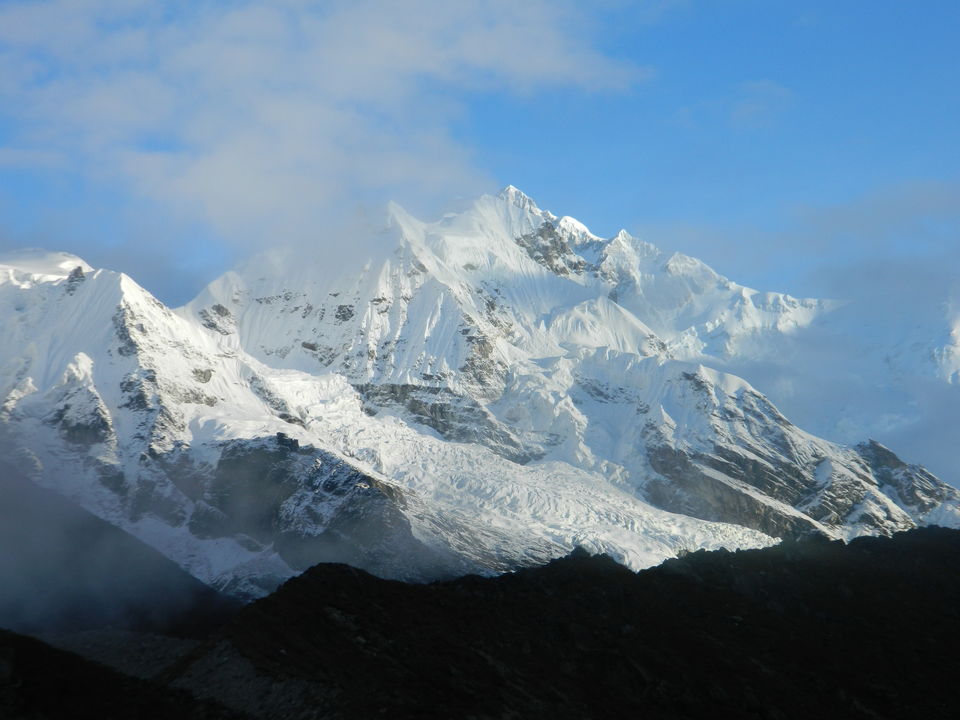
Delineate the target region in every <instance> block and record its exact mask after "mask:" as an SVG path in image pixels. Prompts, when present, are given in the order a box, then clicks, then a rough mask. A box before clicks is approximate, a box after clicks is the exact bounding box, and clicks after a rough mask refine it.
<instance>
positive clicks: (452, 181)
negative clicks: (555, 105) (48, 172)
mask: <svg viewBox="0 0 960 720" xmlns="http://www.w3.org/2000/svg"><path fill="white" fill-rule="evenodd" d="M171 8H172V9H171ZM588 28H589V23H588V22H587V21H586V19H585V18H584V17H583V16H582V14H581V13H580V12H579V11H578V9H577V7H576V5H575V4H573V3H554V2H546V1H545V0H532V1H531V2H524V3H515V2H507V1H505V0H488V1H486V2H458V3H445V2H437V1H436V0H419V1H414V2H405V3H393V2H387V1H385V0H366V1H360V2H322V3H314V2H299V1H296V0H287V1H285V2H260V1H257V0H251V1H248V2H230V3H210V2H201V3H175V4H173V5H170V4H163V5H157V4H154V3H148V2H138V1H131V2H125V3H115V2H99V1H97V0H87V1H84V2H77V1H76V0H54V1H52V2H41V3H37V2H29V3H10V4H5V5H4V6H2V7H0V106H2V107H3V108H4V110H3V111H0V122H2V123H3V125H0V161H2V162H4V163H5V164H8V165H9V164H15V163H18V162H22V161H23V160H24V159H25V158H30V157H31V156H36V157H42V158H43V159H44V161H45V163H46V164H47V165H53V164H59V165H60V167H61V168H62V169H63V171H64V172H66V173H71V174H75V175H77V176H78V177H80V178H81V180H82V181H83V182H88V181H90V180H93V181H95V182H103V183H107V184H113V185H115V186H118V187H122V188H123V189H124V191H125V192H126V191H131V192H132V194H133V195H134V196H135V197H139V198H141V199H143V200H145V201H147V202H149V203H151V204H153V205H155V206H158V207H159V208H160V210H161V211H162V212H167V213H171V214H173V215H174V216H176V217H180V218H183V219H184V220H185V221H188V222H198V221H199V222H201V223H204V224H208V225H209V226H211V227H212V228H213V229H214V230H215V231H216V232H217V233H218V234H219V235H220V237H221V238H223V239H226V240H228V241H229V242H231V243H235V244H239V245H241V246H249V245H252V244H256V243H259V242H262V241H263V240H264V238H265V237H266V236H267V235H269V237H270V238H271V240H275V239H277V238H285V239H292V240H298V239H302V238H303V237H305V236H311V235H312V234H314V233H315V232H316V231H317V228H318V227H319V226H320V225H321V224H323V223H330V222H335V221H336V218H338V217H342V210H343V208H344V207H346V206H354V205H356V204H357V203H365V202H376V203H379V202H382V201H384V200H386V199H397V200H399V201H400V202H402V203H410V204H412V205H413V207H414V208H415V209H416V208H417V207H418V204H421V203H426V204H429V203H430V202H431V201H436V200H438V199H440V198H448V197H450V196H451V195H455V194H458V193H467V194H473V193H475V192H478V191H479V190H480V189H488V188H489V187H490V186H491V185H492V181H491V180H490V179H489V178H487V177H485V176H484V175H483V174H482V173H481V172H478V171H477V170H476V169H475V166H474V163H473V162H472V161H471V157H470V151H469V150H468V149H467V148H465V147H463V146H462V145H461V144H460V143H458V142H457V141H456V140H455V139H454V138H452V136H451V134H450V132H449V127H450V122H451V120H452V119H453V118H455V117H456V116H457V113H458V112H460V111H461V104H460V100H461V99H462V98H463V96H464V93H469V92H474V91H476V92H486V91H491V90H495V91H498V92H504V91H506V92H514V93H530V92H534V91H539V90H541V89H546V88H552V87H556V88H559V87H568V88H577V89H581V90H586V91H604V90H619V89H623V88H627V87H629V86H630V85H631V84H632V83H634V82H637V81H639V80H642V79H643V78H644V77H645V76H646V74H648V72H649V71H647V70H644V69H642V68H638V67H635V66H632V65H630V64H627V63H624V62H619V61H615V60H613V59H611V58H609V57H607V56H605V55H604V54H603V53H602V52H600V51H599V50H598V49H597V48H596V46H595V45H594V43H593V40H592V38H591V34H590V32H589V29H588ZM4 126H5V128H4ZM3 129H5V130H6V132H2V131H3Z"/></svg>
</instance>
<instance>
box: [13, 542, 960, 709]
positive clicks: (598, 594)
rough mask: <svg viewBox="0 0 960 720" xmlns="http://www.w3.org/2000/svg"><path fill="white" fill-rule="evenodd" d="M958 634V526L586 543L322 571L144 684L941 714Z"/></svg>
mask: <svg viewBox="0 0 960 720" xmlns="http://www.w3.org/2000/svg"><path fill="white" fill-rule="evenodd" d="M958 640H960V531H953V530H944V529H940V528H926V529H921V530H914V531H911V532H907V533H900V534H898V535H896V536H894V537H893V538H861V539H858V540H855V541H853V542H851V543H849V544H847V545H844V544H843V543H840V542H826V541H822V540H810V541H806V542H785V543H783V544H782V545H780V546H778V547H775V548H769V549H766V550H753V551H741V552H737V553H728V552H713V553H708V552H704V551H700V552H695V553H691V554H689V555H687V556H685V557H683V558H681V559H676V560H670V561H667V562H666V563H664V564H663V565H662V566H660V567H658V568H654V569H651V570H647V571H644V572H641V573H637V574H635V573H632V572H630V571H629V570H627V569H626V568H624V567H622V566H620V565H618V564H616V563H615V562H614V561H612V560H610V559H609V558H607V557H604V556H594V557H591V556H589V555H588V554H587V553H585V552H582V551H578V552H575V553H573V554H572V555H570V556H568V557H566V558H562V559H560V560H556V561H554V562H552V563H550V564H548V565H546V566H544V567H541V568H535V569H529V570H521V571H519V572H516V573H513V574H509V575H504V576H501V577H497V578H479V577H475V576H470V577H464V578H460V579H458V580H454V581H450V582H443V583H434V584H431V585H408V584H404V583H399V582H393V581H387V580H382V579H378V578H376V577H373V576H371V575H369V574H367V573H365V572H363V571H360V570H356V569H353V568H350V567H347V566H344V565H318V566H315V567H313V568H311V569H310V570H308V571H307V572H306V573H304V574H303V575H302V576H300V577H298V578H295V579H293V580H290V581H289V582H287V583H286V584H285V585H283V586H282V587H281V588H280V589H279V590H278V591H277V592H276V593H274V594H273V595H271V596H270V597H267V598H265V599H263V600H260V601H258V602H255V603H253V604H252V605H249V606H248V607H246V608H244V609H243V610H242V611H240V612H239V613H238V614H237V615H236V616H235V617H234V618H233V620H231V621H230V622H229V623H228V624H227V625H226V626H224V627H223V628H221V629H219V630H217V631H215V632H214V633H213V634H211V635H210V636H209V637H208V638H207V639H206V640H204V641H202V642H201V643H199V644H198V645H196V646H194V647H193V649H192V650H189V651H188V652H187V653H186V654H184V655H181V656H180V657H179V659H176V660H174V661H173V662H172V663H171V664H168V665H167V667H166V668H165V669H164V670H162V671H161V672H160V673H159V674H158V675H155V676H154V683H155V685H154V686H155V687H156V686H158V685H160V684H165V685H167V686H168V688H169V687H173V688H179V689H185V690H188V691H190V692H192V693H194V694H196V695H198V696H206V697H210V698H214V699H216V700H218V701H219V702H222V703H224V704H225V705H228V706H231V707H233V708H235V709H237V710H240V711H244V712H247V713H249V714H250V715H252V716H254V717H260V718H285V719H286V718H328V717H329V718H370V717H389V718H539V717H543V718H614V717H616V718H625V717H642V718H717V717H734V718H769V719H770V720H779V719H790V718H804V719H805V720H806V719H809V718H811V717H814V718H834V717H836V718H865V719H866V718H871V719H876V718H927V719H929V718H952V717H955V712H956V709H957V705H956V700H955V697H956V696H955V689H954V684H955V683H956V679H957V677H960V660H958ZM3 642H4V643H9V642H10V640H9V639H8V637H4V638H3ZM3 653H7V654H6V655H4V654H3ZM8 656H9V652H8V650H7V649H6V648H5V647H0V658H5V657H8ZM16 662H17V661H16V659H15V658H14V662H13V665H12V666H10V665H9V663H8V667H7V668H6V669H4V667H3V666H2V664H0V684H2V683H3V682H4V678H10V677H21V676H22V672H21V671H19V670H18V666H17V664H16ZM11 668H12V669H11ZM18 672H21V675H20V676H18V675H17V673H18ZM4 673H6V675H5V674H4ZM11 673H12V675H11ZM24 682H25V683H27V684H29V679H28V680H26V681H24ZM7 685H8V687H7V688H5V689H4V690H3V692H6V693H7V694H8V695H0V697H8V696H10V695H9V694H10V693H13V694H12V696H11V697H14V698H16V697H18V693H21V694H22V693H23V690H22V688H23V687H25V686H26V685H21V686H18V687H11V686H10V683H9V682H8V683H7ZM111 688H112V685H110V684H109V683H108V684H107V685H106V686H105V687H104V690H103V692H105V693H109V692H111V691H112V690H111ZM2 707H3V706H2V705H0V709H2ZM0 714H2V713H0ZM76 716H77V715H76V714H72V715H71V714H70V713H65V714H63V715H56V714H47V715H43V717H76ZM25 717H33V716H25ZM101 717H110V716H109V715H102V716H101Z"/></svg>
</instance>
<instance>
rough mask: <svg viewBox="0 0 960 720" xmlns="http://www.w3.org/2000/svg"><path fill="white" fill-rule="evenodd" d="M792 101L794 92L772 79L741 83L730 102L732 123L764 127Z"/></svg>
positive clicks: (750, 127) (740, 126) (750, 126)
mask: <svg viewBox="0 0 960 720" xmlns="http://www.w3.org/2000/svg"><path fill="white" fill-rule="evenodd" d="M792 102H793V92H792V91H791V90H789V89H788V88H786V87H784V86H783V85H780V84H778V83H775V82H772V81H770V80H756V81H752V82H745V83H741V85H740V86H739V87H738V88H737V91H736V95H735V97H734V99H733V100H732V101H731V103H730V123H731V124H732V125H733V126H734V127H739V128H748V129H756V128H761V127H764V126H765V125H767V124H769V123H771V122H773V121H774V120H775V119H776V118H777V116H779V115H780V114H781V113H782V112H784V111H785V110H786V109H787V108H788V107H789V106H790V104H791V103H792Z"/></svg>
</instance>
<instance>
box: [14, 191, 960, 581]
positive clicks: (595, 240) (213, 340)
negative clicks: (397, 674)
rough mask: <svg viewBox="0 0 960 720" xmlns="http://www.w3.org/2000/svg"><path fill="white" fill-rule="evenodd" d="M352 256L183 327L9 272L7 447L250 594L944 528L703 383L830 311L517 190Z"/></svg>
mask: <svg viewBox="0 0 960 720" xmlns="http://www.w3.org/2000/svg"><path fill="white" fill-rule="evenodd" d="M361 245H362V247H363V248H364V251H365V252H368V253H369V257H367V258H365V259H361V260H360V261H359V262H357V263H356V264H355V265H353V264H350V265H344V264H338V263H333V262H326V261H325V259H324V258H322V257H317V258H314V257H307V256H304V255H303V254H302V251H301V253H297V252H294V251H293V250H288V251H286V252H273V253H270V254H266V255H264V256H261V257H257V258H253V259H251V260H250V261H249V262H248V263H247V264H246V265H244V266H242V267H240V268H237V269H236V270H235V271H232V272H229V273H226V274H225V275H224V276H222V277H221V278H219V279H218V280H216V281H215V282H213V283H212V284H211V285H210V286H209V287H208V288H206V290H204V291H203V292H202V293H201V294H200V295H199V296H198V297H197V299H196V300H194V301H193V302H192V303H190V304H189V305H188V306H186V307H184V308H180V309H178V310H175V311H174V310H170V309H168V308H166V307H165V306H163V304H162V303H160V302H159V301H158V300H156V299H155V298H154V297H152V296H151V295H150V294H149V293H148V292H147V291H146V290H144V289H143V288H141V287H139V286H138V285H137V284H136V283H135V282H134V281H133V280H131V279H130V278H128V277H126V276H124V275H122V274H118V273H113V272H110V271H107V270H94V269H92V268H90V267H89V266H87V265H86V264H85V263H83V262H82V261H81V260H79V258H74V257H71V256H67V255H64V254H56V253H45V252H42V251H24V252H21V253H19V254H17V255H16V256H13V257H4V258H0V318H3V323H4V327H5V336H6V337H8V338H9V340H8V341H7V342H5V343H4V344H3V345H2V346H0V403H2V407H0V432H2V435H0V442H2V443H4V444H5V445H6V446H8V450H7V453H8V455H9V456H10V457H14V458H16V459H17V462H18V463H19V467H20V468H21V472H23V473H24V474H25V475H27V476H28V477H30V478H31V479H33V480H34V481H35V482H38V483H40V484H43V485H45V486H47V487H51V488H53V489H55V490H57V491H58V492H60V493H62V494H63V495H65V496H67V497H69V498H71V499H73V500H75V501H76V502H78V503H79V504H81V505H83V506H84V507H85V508H87V509H88V510H91V511H92V512H94V513H96V514H97V515H99V516H100V517H103V518H105V519H107V520H109V521H110V522H113V523H115V524H117V525H119V526H120V527H123V528H124V529H126V530H128V531H130V532H131V533H133V534H134V535H136V536H138V537H140V538H141V539H143V540H145V541H146V542H148V543H150V544H151V545H153V546H154V547H156V548H157V549H159V550H161V551H162V552H164V553H165V554H167V555H168V556H170V557H171V558H173V559H174V560H175V561H177V562H178V563H180V564H181V565H182V566H184V567H185V568H187V569H188V570H189V571H190V572H191V573H193V574H194V575H196V576H197V577H198V578H200V579H201V580H204V581H205V582H208V583H211V584H213V585H215V586H218V587H223V588H226V589H228V590H230V591H232V592H235V593H237V594H239V595H244V596H256V595H259V594H262V593H263V592H265V591H266V590H268V589H270V588H272V587H273V586H275V585H276V583H277V582H279V581H280V580H282V579H283V578H285V577H288V576H289V575H291V574H292V573H294V572H296V571H298V570H300V569H303V568H305V567H307V566H309V565H310V564H312V563H315V562H317V561H320V560H340V561H346V562H350V563H352V564H355V565H359V566H361V567H365V568H367V569H370V570H372V571H373V572H376V573H378V574H381V575H384V576H388V577H402V578H407V579H426V578H432V577H440V576H444V575H450V574H455V573H460V572H465V571H485V572H494V571H501V570H504V569H508V568H510V567H514V566H517V565H522V564H528V563H532V562H538V561H542V560H545V559H547V558H550V557H556V556H558V555H561V554H564V553H566V552H568V551H569V550H570V549H571V548H573V547H574V546H576V545H584V546H586V547H588V548H590V549H591V550H596V551H605V552H608V553H610V554H611V555H613V556H614V557H616V558H617V559H619V560H621V561H623V562H625V563H627V564H628V565H630V566H631V567H634V568H640V567H645V566H648V565H652V564H655V563H657V562H659V561H660V560H662V559H664V558H666V557H670V556H673V555H675V554H676V553H677V552H679V551H680V550H684V549H690V548H695V547H707V548H716V547H721V546H722V547H729V548H734V547H756V546H761V545H765V544H769V543H771V542H774V538H776V537H784V536H795V535H802V534H805V533H809V532H819V533H823V534H826V535H828V536H831V537H851V536H855V535H859V534H865V533H881V534H889V533H891V532H894V531H896V530H900V529H905V528H909V527H913V526H914V525H916V524H922V523H927V522H936V523H939V524H946V525H953V526H956V525H958V524H960V495H958V493H957V491H956V490H954V489H953V488H951V487H950V486H948V485H946V484H944V483H942V482H941V481H939V480H938V479H937V478H936V477H934V476H933V475H931V474H930V473H928V472H927V471H925V470H924V469H923V468H921V467H919V466H914V465H907V464H904V463H902V462H901V461H900V460H899V459H898V458H897V457H896V456H895V455H894V454H893V453H892V452H890V451H889V450H887V449H886V448H884V447H883V446H881V445H878V444H876V443H865V444H862V445H857V446H845V445H838V444H836V443H832V442H828V441H826V440H824V439H822V438H818V437H816V436H814V435H812V434H810V433H808V432H805V431H803V430H801V429H800V428H798V427H796V426H795V425H794V424H793V423H791V422H790V421H789V420H787V418H786V417H784V415H783V414H782V413H781V412H780V411H779V410H778V409H777V408H776V407H775V406H774V405H773V404H772V403H771V402H770V400H768V399H767V397H765V396H764V395H763V394H761V393H760V392H758V391H757V390H756V389H755V388H754V387H752V386H751V385H750V384H749V383H748V382H746V381H745V380H742V379H740V378H739V377H737V376H735V375H732V374H729V373H725V372H721V370H720V369H719V368H722V367H723V366H724V365H725V364H727V365H729V364H730V363H731V362H733V361H735V360H737V359H738V358H746V357H751V353H754V354H756V352H757V348H763V347H774V346H776V344H777V343H780V342H785V341H793V339H795V338H796V337H798V334H800V333H802V332H805V331H807V330H808V329H809V328H811V327H812V326H814V325H815V324H816V323H818V322H821V321H822V320H823V318H826V317H829V316H830V313H831V311H832V310H833V309H834V308H835V304H833V303H829V302H825V301H819V300H800V299H795V298H792V297H790V296H787V295H782V294H778V293H760V292H756V291H754V290H750V289H748V288H745V287H742V286H740V285H737V284H736V283H733V282H731V281H730V280H727V279H726V278H723V277H721V276H719V275H717V274H716V273H715V272H713V271H712V270H711V269H710V268H708V267H707V266H705V265H704V264H703V263H701V262H699V261H697V260H695V259H693V258H689V257H686V256H683V255H679V254H675V255H671V256H665V255H664V254H663V253H661V252H660V251H659V250H658V249H657V248H655V247H654V246H652V245H650V244H648V243H645V242H643V241H641V240H638V239H636V238H633V237H631V236H630V235H629V234H627V233H625V232H621V233H619V234H617V235H616V236H614V237H613V238H610V239H602V238H599V237H596V236H594V235H593V234H591V233H590V232H589V230H588V229H587V228H585V227H584V226H583V225H582V224H580V223H579V222H577V221H576V220H573V219H572V218H568V217H562V218H558V217H556V216H554V215H552V214H551V213H548V212H545V211H542V210H540V209H539V208H538V207H537V206H536V204H535V203H534V202H533V201H532V200H531V199H530V198H528V197H526V196H525V195H523V194H522V193H521V192H520V191H519V190H517V189H516V188H507V189H506V190H504V191H503V192H502V193H501V194H500V195H499V196H496V197H494V196H484V197H482V198H480V199H478V200H477V201H476V202H475V203H474V204H473V206H472V207H470V208H469V209H468V210H466V211H465V212H462V213H459V214H451V215H448V216H445V217H444V218H442V219H440V220H439V221H437V222H433V223H425V222H422V221H420V220H417V219H416V218H413V217H411V216H410V215H409V214H407V213H406V212H405V211H403V210H402V209H401V208H399V207H396V206H391V207H390V208H388V210H387V213H386V217H385V219H384V222H383V230H382V232H380V233H378V234H376V236H375V237H373V238H369V239H364V242H363V243H362V244H361ZM944 357H947V355H945V356H944ZM949 362H952V361H951V360H949V358H948V359H947V363H948V367H949Z"/></svg>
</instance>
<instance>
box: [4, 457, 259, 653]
mask: <svg viewBox="0 0 960 720" xmlns="http://www.w3.org/2000/svg"><path fill="white" fill-rule="evenodd" d="M240 607H241V604H240V602H239V601H237V600H234V599H232V598H228V597H226V596H224V595H221V594H220V593H217V592H215V591H214V590H212V589H210V588H209V587H207V586H206V585H204V584H203V583H201V582H200V581H199V580H197V579H196V578H194V577H192V576H190V575H189V574H187V573H186V572H185V571H184V570H182V569H181V568H180V567H179V566H178V565H176V564H175V563H174V562H173V561H171V560H169V559H168V558H166V557H165V556H164V555H161V554H160V553H159V552H157V551H156V550H154V549H153V548H151V547H149V546H147V545H146V544H144V543H143V542H141V541H140V540H137V539H136V538H134V537H133V536H132V535H129V534H128V533H126V532H124V531H123V530H121V529H119V528H117V527H115V526H113V525H111V524H110V523H108V522H105V521H103V520H101V519H100V518H98V517H96V516H94V515H92V514H91V513H89V512H87V511H85V510H83V509H82V508H80V507H78V506H77V505H74V504H73V503H71V502H70V501H68V500H66V499H64V498H63V497H61V496H59V495H58V494H56V493H54V492H51V491H49V490H45V489H43V488H41V487H38V486H37V485H35V484H34V483H32V482H30V481H28V480H25V479H23V478H21V477H19V476H18V475H17V473H16V472H14V471H13V470H12V469H11V468H10V467H9V466H7V465H4V464H3V463H2V461H0V627H4V628H9V629H12V630H17V631H20V632H60V631H78V630H84V629H91V628H99V627H104V626H108V625H109V626H111V627H114V628H123V629H129V630H137V631H154V632H166V633H171V632H172V633H175V634H186V635H196V634H198V633H202V632H204V631H205V630H206V629H207V628H208V627H209V626H211V625H216V624H217V623H219V622H222V620H223V619H224V618H226V617H228V616H229V615H230V614H231V613H232V612H235V611H236V610H237V609H239V608H240Z"/></svg>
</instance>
